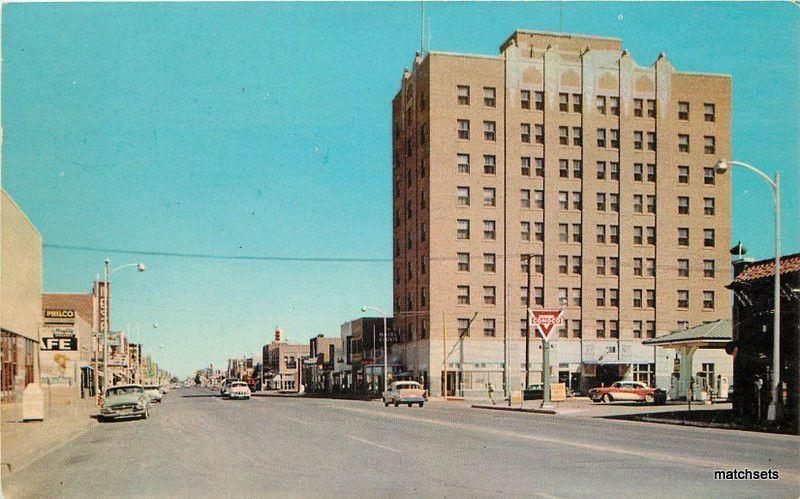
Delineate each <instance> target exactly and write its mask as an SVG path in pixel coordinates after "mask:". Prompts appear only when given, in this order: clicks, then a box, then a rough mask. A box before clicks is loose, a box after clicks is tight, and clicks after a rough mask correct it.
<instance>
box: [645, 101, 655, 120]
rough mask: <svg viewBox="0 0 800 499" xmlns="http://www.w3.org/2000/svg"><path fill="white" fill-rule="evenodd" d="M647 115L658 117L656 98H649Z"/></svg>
mask: <svg viewBox="0 0 800 499" xmlns="http://www.w3.org/2000/svg"><path fill="white" fill-rule="evenodd" d="M647 117H648V118H655V117H656V101H655V100H654V99H647Z"/></svg>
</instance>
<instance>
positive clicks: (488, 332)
mask: <svg viewBox="0 0 800 499" xmlns="http://www.w3.org/2000/svg"><path fill="white" fill-rule="evenodd" d="M495 324H496V323H495V320H494V319H483V335H484V336H494V335H495V331H496V329H495Z"/></svg>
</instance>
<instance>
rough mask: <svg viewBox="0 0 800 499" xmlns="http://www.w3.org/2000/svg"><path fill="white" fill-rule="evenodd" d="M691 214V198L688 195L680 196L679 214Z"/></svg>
mask: <svg viewBox="0 0 800 499" xmlns="http://www.w3.org/2000/svg"><path fill="white" fill-rule="evenodd" d="M688 214H689V198H688V197H687V196H678V215H688Z"/></svg>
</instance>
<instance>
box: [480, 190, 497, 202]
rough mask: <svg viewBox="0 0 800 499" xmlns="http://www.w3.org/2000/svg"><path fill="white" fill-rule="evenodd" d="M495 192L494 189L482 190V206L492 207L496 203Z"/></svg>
mask: <svg viewBox="0 0 800 499" xmlns="http://www.w3.org/2000/svg"><path fill="white" fill-rule="evenodd" d="M496 192H497V191H496V189H495V188H494V187H484V188H483V206H494V205H495V204H496V203H497V196H496Z"/></svg>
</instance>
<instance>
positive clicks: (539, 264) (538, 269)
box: [533, 255, 544, 274]
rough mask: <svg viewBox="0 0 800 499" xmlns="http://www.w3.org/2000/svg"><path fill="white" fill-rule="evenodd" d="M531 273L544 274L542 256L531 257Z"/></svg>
mask: <svg viewBox="0 0 800 499" xmlns="http://www.w3.org/2000/svg"><path fill="white" fill-rule="evenodd" d="M533 273H534V274H544V257H543V256H542V255H533Z"/></svg>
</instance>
